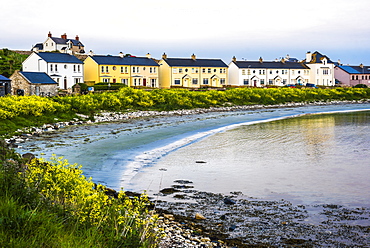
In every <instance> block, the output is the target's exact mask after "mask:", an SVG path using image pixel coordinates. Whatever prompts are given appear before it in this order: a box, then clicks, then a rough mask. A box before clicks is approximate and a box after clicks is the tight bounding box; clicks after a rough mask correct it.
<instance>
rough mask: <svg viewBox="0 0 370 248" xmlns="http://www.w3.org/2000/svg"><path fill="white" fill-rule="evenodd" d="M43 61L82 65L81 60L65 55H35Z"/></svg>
mask: <svg viewBox="0 0 370 248" xmlns="http://www.w3.org/2000/svg"><path fill="white" fill-rule="evenodd" d="M37 54H38V55H39V56H40V57H41V58H42V59H43V60H45V61H46V62H48V63H71V64H83V62H82V61H81V60H79V59H78V58H76V57H75V56H73V55H70V54H67V53H45V52H42V53H37Z"/></svg>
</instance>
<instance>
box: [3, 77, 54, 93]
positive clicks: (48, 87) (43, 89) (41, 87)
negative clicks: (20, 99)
mask: <svg viewBox="0 0 370 248" xmlns="http://www.w3.org/2000/svg"><path fill="white" fill-rule="evenodd" d="M10 79H11V80H12V89H11V92H12V93H11V94H12V95H17V91H18V90H23V92H24V95H25V96H31V95H38V96H55V95H57V94H58V85H57V84H30V83H29V82H28V81H27V80H26V79H25V78H24V77H23V76H22V75H21V74H20V73H19V71H16V72H14V73H13V75H12V76H11V77H10Z"/></svg>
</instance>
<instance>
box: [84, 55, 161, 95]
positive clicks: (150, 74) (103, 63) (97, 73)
mask: <svg viewBox="0 0 370 248" xmlns="http://www.w3.org/2000/svg"><path fill="white" fill-rule="evenodd" d="M158 73H159V65H158V64H157V63H156V62H155V61H154V60H153V59H151V57H150V54H147V56H146V57H133V56H127V57H126V56H124V54H123V53H120V54H119V56H111V55H89V56H88V57H87V58H86V59H85V61H84V79H85V82H87V83H94V84H95V83H100V82H104V83H123V84H126V85H128V86H130V87H135V86H146V87H153V88H155V87H158Z"/></svg>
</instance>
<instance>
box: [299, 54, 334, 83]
mask: <svg viewBox="0 0 370 248" xmlns="http://www.w3.org/2000/svg"><path fill="white" fill-rule="evenodd" d="M305 65H306V66H308V67H309V68H310V71H311V72H310V82H311V83H313V84H316V85H322V86H334V85H335V76H334V67H335V64H334V62H332V61H331V60H330V59H329V58H328V57H327V56H325V55H322V54H321V53H319V52H317V51H316V52H314V53H311V52H307V53H306V60H305Z"/></svg>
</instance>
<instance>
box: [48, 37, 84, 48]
mask: <svg viewBox="0 0 370 248" xmlns="http://www.w3.org/2000/svg"><path fill="white" fill-rule="evenodd" d="M50 39H52V40H53V41H54V42H55V43H56V44H63V45H66V44H67V43H68V41H71V42H72V44H73V45H74V46H78V45H80V46H84V45H83V44H82V43H81V41H79V40H74V39H63V38H58V37H50Z"/></svg>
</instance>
